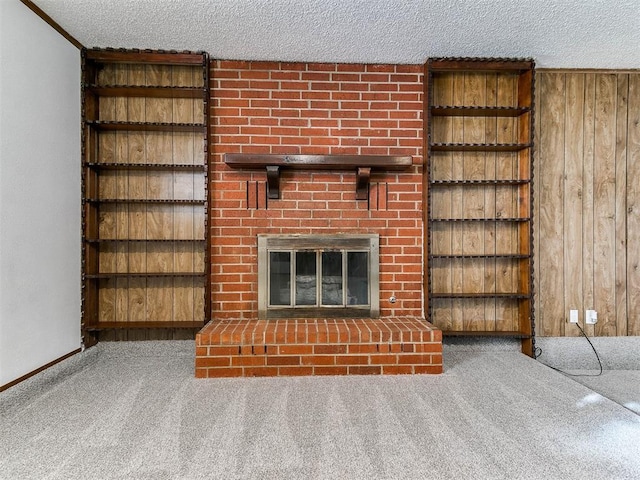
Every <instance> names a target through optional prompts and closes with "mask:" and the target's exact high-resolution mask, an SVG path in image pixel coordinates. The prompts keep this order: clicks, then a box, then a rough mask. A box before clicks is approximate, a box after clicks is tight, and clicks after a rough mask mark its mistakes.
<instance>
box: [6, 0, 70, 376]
mask: <svg viewBox="0 0 640 480" xmlns="http://www.w3.org/2000/svg"><path fill="white" fill-rule="evenodd" d="M80 145H81V143H80V51H79V50H78V49H77V48H76V47H74V46H73V45H72V44H70V43H69V42H68V41H67V40H66V39H64V38H63V37H62V36H61V35H60V34H59V33H57V32H56V31H55V30H54V29H53V28H51V27H50V26H49V25H47V24H46V23H45V22H44V21H42V20H41V19H40V18H39V17H37V16H36V15H35V14H34V13H33V12H32V11H31V10H29V9H28V8H27V7H26V6H25V5H23V4H22V3H20V1H19V0H0V386H1V385H6V384H7V383H9V382H11V381H12V380H15V379H17V378H19V377H21V376H23V375H25V374H27V373H29V372H32V371H33V370H35V369H37V368H39V367H41V366H43V365H45V364H47V363H49V362H51V361H53V360H56V359H58V358H60V357H61V356H63V355H66V354H67V353H70V352H72V351H74V350H76V349H77V348H79V347H80V343H81V339H80V292H81V290H80V287H81V285H80V278H81V277H80V258H81V250H80V248H81V247H80V237H81V232H80V218H81V208H80V207H81V204H80Z"/></svg>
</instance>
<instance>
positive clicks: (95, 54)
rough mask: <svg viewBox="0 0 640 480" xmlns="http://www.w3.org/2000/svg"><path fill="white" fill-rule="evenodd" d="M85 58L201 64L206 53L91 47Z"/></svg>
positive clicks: (114, 61)
mask: <svg viewBox="0 0 640 480" xmlns="http://www.w3.org/2000/svg"><path fill="white" fill-rule="evenodd" d="M84 56H85V58H86V59H87V60H92V61H94V62H96V63H124V64H141V63H142V64H147V65H192V66H198V65H202V64H203V61H205V60H204V58H206V54H205V53H204V52H177V51H173V50H172V51H162V50H135V49H127V50H125V49H112V48H107V49H92V50H85V51H84Z"/></svg>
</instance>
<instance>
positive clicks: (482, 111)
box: [431, 105, 531, 117]
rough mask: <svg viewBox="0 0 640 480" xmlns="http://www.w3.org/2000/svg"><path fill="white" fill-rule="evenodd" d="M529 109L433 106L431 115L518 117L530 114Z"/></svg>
mask: <svg viewBox="0 0 640 480" xmlns="http://www.w3.org/2000/svg"><path fill="white" fill-rule="evenodd" d="M530 111H531V109H530V108H529V107H472V106H468V107H466V106H465V107H463V106H448V105H434V106H432V107H431V114H432V115H437V116H442V117H519V116H520V115H524V114H525V113H528V112H530Z"/></svg>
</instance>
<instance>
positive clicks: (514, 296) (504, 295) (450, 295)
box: [431, 292, 531, 300]
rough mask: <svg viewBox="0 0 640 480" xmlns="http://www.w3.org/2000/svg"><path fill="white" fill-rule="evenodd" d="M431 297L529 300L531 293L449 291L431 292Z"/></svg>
mask: <svg viewBox="0 0 640 480" xmlns="http://www.w3.org/2000/svg"><path fill="white" fill-rule="evenodd" d="M431 298H453V299H460V300H475V299H478V300H482V299H491V298H496V299H501V300H510V299H512V300H528V299H530V298H531V295H529V294H527V293H488V292H480V293H448V292H431Z"/></svg>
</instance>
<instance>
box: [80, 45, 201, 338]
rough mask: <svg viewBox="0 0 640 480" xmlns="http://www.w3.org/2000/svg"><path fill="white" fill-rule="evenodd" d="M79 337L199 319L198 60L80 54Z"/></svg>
mask: <svg viewBox="0 0 640 480" xmlns="http://www.w3.org/2000/svg"><path fill="white" fill-rule="evenodd" d="M82 61H83V64H82V72H83V73H82V82H83V125H84V129H83V168H82V180H83V245H84V247H83V314H82V318H83V333H84V336H85V344H91V343H93V342H95V341H96V339H97V338H98V335H99V332H104V331H105V330H118V331H122V330H131V329H136V330H141V329H142V330H148V329H197V328H199V327H202V326H203V325H204V324H205V322H206V321H207V313H206V308H205V304H206V298H208V295H207V290H208V287H207V281H206V280H207V278H208V272H209V261H208V258H207V256H208V241H207V235H206V231H207V219H206V206H207V203H208V202H207V197H208V192H207V172H208V168H207V165H208V161H207V115H206V112H207V99H208V63H209V61H208V56H207V54H205V53H192V52H163V51H138V50H112V49H106V50H102V49H95V50H83V52H82Z"/></svg>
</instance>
